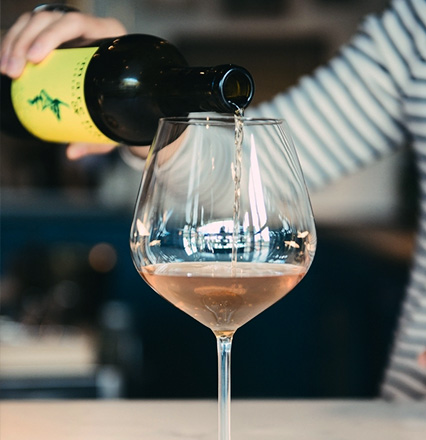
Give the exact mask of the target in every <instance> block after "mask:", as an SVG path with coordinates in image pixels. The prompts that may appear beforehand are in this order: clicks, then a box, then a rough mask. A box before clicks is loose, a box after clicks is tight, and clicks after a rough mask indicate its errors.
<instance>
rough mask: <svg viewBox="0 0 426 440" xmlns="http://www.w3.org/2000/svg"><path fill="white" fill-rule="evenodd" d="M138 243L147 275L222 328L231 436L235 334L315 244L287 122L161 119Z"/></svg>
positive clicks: (222, 417)
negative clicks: (231, 379)
mask: <svg viewBox="0 0 426 440" xmlns="http://www.w3.org/2000/svg"><path fill="white" fill-rule="evenodd" d="M130 244H131V251H132V257H133V261H134V264H135V266H136V269H137V270H138V272H139V273H140V275H141V276H142V278H143V279H144V280H145V281H146V282H147V283H148V284H149V285H150V286H151V287H152V288H153V289H154V290H155V291H156V292H157V293H158V294H160V295H161V296H162V297H164V298H165V299H167V300H168V301H170V302H171V303H172V304H174V305H175V306H176V307H177V308H179V309H180V310H182V311H184V312H186V313H187V314H188V315H190V316H192V317H193V318H195V319H196V320H198V321H199V322H200V323H202V324H204V325H205V326H207V327H209V328H210V329H211V330H212V331H213V333H214V335H215V336H216V339H217V347H218V364H219V369H218V370H219V399H218V400H219V440H230V355H231V345H232V339H233V335H234V333H235V331H236V330H237V329H238V328H239V327H241V326H242V325H243V324H245V323H246V322H247V321H249V320H250V319H252V318H254V317H255V316H256V315H258V314H259V313H261V312H262V311H263V310H265V309H266V308H268V307H270V306H271V305H272V304H274V303H275V302H276V301H278V300H279V299H281V298H282V297H284V296H285V295H286V294H287V293H288V292H289V291H290V290H291V289H293V287H295V286H296V284H298V283H299V281H300V280H301V279H302V278H303V277H304V276H305V274H306V272H307V271H308V269H309V266H310V265H311V263H312V260H313V257H314V254H315V249H316V232H315V224H314V218H313V214H312V209H311V205H310V201H309V196H308V192H307V190H306V186H305V183H304V179H303V175H302V171H301V167H300V165H299V162H298V159H297V155H296V151H295V148H294V146H293V143H292V140H291V136H290V134H289V131H288V128H287V126H286V123H285V122H284V121H282V120H276V119H250V118H244V117H239V116H237V115H236V116H234V117H233V116H225V117H209V116H205V117H194V118H192V117H187V118H165V119H162V120H160V123H159V126H158V130H157V133H156V136H155V139H154V141H153V144H152V147H151V149H150V152H149V155H148V159H147V163H146V167H145V172H144V176H143V178H142V182H141V187H140V190H139V194H138V200H137V203H136V208H135V214H134V218H133V224H132V228H131V236H130Z"/></svg>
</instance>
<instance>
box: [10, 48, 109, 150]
mask: <svg viewBox="0 0 426 440" xmlns="http://www.w3.org/2000/svg"><path fill="white" fill-rule="evenodd" d="M97 49H98V48H97V47H84V48H76V49H57V50H54V51H53V52H52V53H51V54H50V55H49V56H48V57H47V58H46V59H45V60H43V61H42V62H41V63H39V64H37V65H34V64H31V63H30V64H28V65H27V66H26V68H25V70H24V73H23V74H22V75H21V76H20V77H19V78H18V79H15V80H13V81H12V87H11V96H12V103H13V107H14V109H15V112H16V115H17V116H18V118H19V120H20V121H21V124H22V125H23V126H24V127H25V128H26V129H27V130H28V131H29V132H30V133H32V134H33V135H34V136H36V137H38V138H40V139H43V140H45V141H48V142H59V143H69V142H89V143H102V144H116V143H117V142H115V141H113V140H111V139H109V138H108V137H106V136H105V135H104V134H103V133H102V132H101V131H99V129H98V128H97V127H96V125H95V124H94V123H93V121H92V119H91V117H90V114H89V111H88V109H87V105H86V101H85V97H84V78H85V75H86V70H87V66H88V64H89V61H90V59H91V58H92V56H93V54H94V53H95V52H96V51H97Z"/></svg>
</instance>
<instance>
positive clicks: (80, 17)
mask: <svg viewBox="0 0 426 440" xmlns="http://www.w3.org/2000/svg"><path fill="white" fill-rule="evenodd" d="M125 33H126V29H125V27H124V26H123V24H122V23H120V22H119V21H118V20H116V19H115V18H100V17H94V16H92V15H87V14H83V13H80V12H67V13H63V12H60V11H40V12H36V13H32V12H26V13H25V14H23V15H21V16H20V17H19V18H18V19H17V21H16V22H15V23H14V24H13V25H12V27H11V28H10V29H9V31H8V32H7V33H6V35H5V36H4V38H3V40H2V44H1V50H0V56H1V61H0V71H1V73H3V74H5V75H8V76H10V77H11V78H17V77H19V76H20V75H21V73H22V71H23V70H24V67H25V64H26V63H27V62H28V61H30V62H32V63H39V62H40V61H42V60H43V59H44V58H45V57H46V56H47V55H48V54H49V53H50V52H51V51H52V50H53V49H55V48H57V47H59V46H61V45H63V44H64V43H69V42H72V43H73V45H78V44H80V45H81V44H82V43H84V42H85V41H90V40H96V39H100V38H108V37H115V36H119V35H123V34H125Z"/></svg>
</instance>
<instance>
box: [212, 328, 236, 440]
mask: <svg viewBox="0 0 426 440" xmlns="http://www.w3.org/2000/svg"><path fill="white" fill-rule="evenodd" d="M216 339H217V355H218V376H219V377H218V379H219V380H218V385H219V389H218V403H219V406H218V424H219V426H218V428H219V430H218V439H219V440H231V347H232V335H231V336H217V337H216Z"/></svg>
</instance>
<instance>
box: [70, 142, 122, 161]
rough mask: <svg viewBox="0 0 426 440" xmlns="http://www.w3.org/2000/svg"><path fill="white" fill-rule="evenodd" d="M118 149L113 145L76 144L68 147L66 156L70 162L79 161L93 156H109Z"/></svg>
mask: <svg viewBox="0 0 426 440" xmlns="http://www.w3.org/2000/svg"><path fill="white" fill-rule="evenodd" d="M116 147H117V145H112V144H86V143H82V142H75V143H73V144H69V145H68V147H67V150H66V155H67V158H68V159H70V160H77V159H82V158H83V157H85V156H89V155H92V154H107V153H110V152H111V151H112V150H114V148H116Z"/></svg>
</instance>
